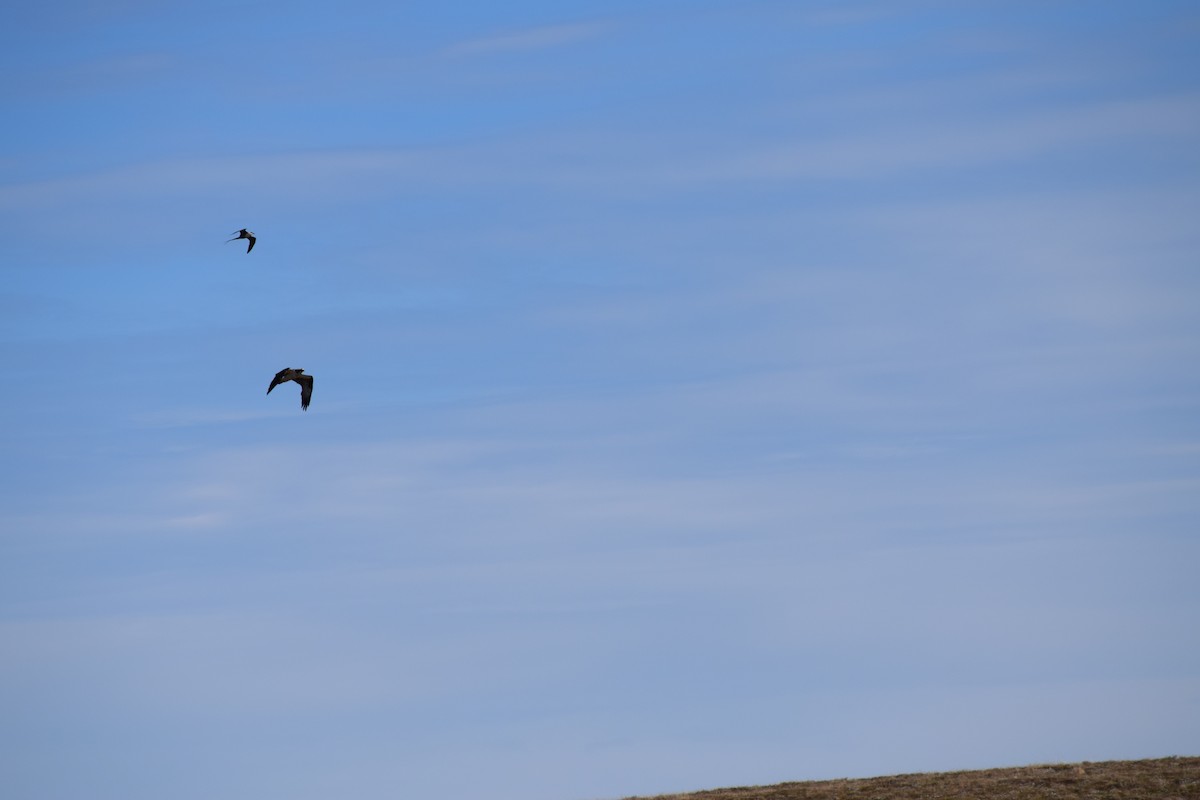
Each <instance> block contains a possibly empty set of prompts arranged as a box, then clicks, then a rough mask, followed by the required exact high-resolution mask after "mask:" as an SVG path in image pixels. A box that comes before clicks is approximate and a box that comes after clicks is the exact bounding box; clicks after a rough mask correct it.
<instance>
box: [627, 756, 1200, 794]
mask: <svg viewBox="0 0 1200 800" xmlns="http://www.w3.org/2000/svg"><path fill="white" fill-rule="evenodd" d="M627 800H634V798H628V799H627ZM656 800H1200V757H1188V758H1183V757H1172V758H1157V759H1151V760H1146V761H1094V762H1093V761H1084V762H1082V763H1079V764H1040V765H1037V766H1031V767H1011V768H1007V769H985V770H977V771H972V772H927V773H920V774H914V775H891V776H888V777H884V778H862V779H854V780H834V781H808V782H805V783H780V784H777V785H775V786H743V787H737V788H730V789H713V790H710V791H704V792H693V793H691V794H670V795H659V796H658V797H657V798H656Z"/></svg>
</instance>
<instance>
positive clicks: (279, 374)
mask: <svg viewBox="0 0 1200 800" xmlns="http://www.w3.org/2000/svg"><path fill="white" fill-rule="evenodd" d="M286 372H287V370H286V369H281V370H279V372H276V373H275V377H274V379H272V381H271V385H270V386H268V387H267V394H270V393H271V390H272V389H274V388H275V387H276V386H278V385H279V384H281V383H283V382H284V381H286V380H287V378H285V377H283V375H284V373H286Z"/></svg>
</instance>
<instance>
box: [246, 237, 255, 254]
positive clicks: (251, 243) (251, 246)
mask: <svg viewBox="0 0 1200 800" xmlns="http://www.w3.org/2000/svg"><path fill="white" fill-rule="evenodd" d="M246 238H247V239H249V240H250V244H249V245H247V247H246V252H247V253H249V252H250V251H251V250H253V249H254V243H255V242H257V241H258V239H256V238H255V237H253V236H247V237H246Z"/></svg>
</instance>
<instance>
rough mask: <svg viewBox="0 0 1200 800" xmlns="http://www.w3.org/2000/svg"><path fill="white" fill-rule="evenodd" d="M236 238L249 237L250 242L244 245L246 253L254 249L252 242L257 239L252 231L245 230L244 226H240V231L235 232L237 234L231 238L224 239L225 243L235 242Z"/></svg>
mask: <svg viewBox="0 0 1200 800" xmlns="http://www.w3.org/2000/svg"><path fill="white" fill-rule="evenodd" d="M238 239H249V240H250V244H248V245H246V252H247V253H249V252H250V251H251V250H253V249H254V243H255V242H256V241H258V240H257V239H255V238H254V234H253V233H252V232H250V231H248V230H246V229H245V228H242V229H241V230H240V231H238V232H237V236H235V237H233V238H232V239H226V240H225V244H229V243H230V242H236V241H237V240H238Z"/></svg>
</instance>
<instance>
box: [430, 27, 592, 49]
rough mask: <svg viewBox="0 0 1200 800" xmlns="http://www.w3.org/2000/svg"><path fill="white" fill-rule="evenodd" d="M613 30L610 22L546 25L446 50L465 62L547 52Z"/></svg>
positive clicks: (471, 40)
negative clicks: (491, 56) (472, 59)
mask: <svg viewBox="0 0 1200 800" xmlns="http://www.w3.org/2000/svg"><path fill="white" fill-rule="evenodd" d="M613 28H614V25H613V23H611V22H576V23H567V24H562V25H545V26H542V27H537V28H527V29H525V30H518V31H511V32H508V33H498V34H494V35H492V36H485V37H482V38H479V39H470V40H467V41H464V42H459V43H458V44H454V45H451V46H450V47H448V48H446V50H445V51H444V54H445V55H446V56H448V57H451V58H462V57H467V56H481V55H490V54H495V53H513V52H525V51H530V50H544V49H547V48H552V47H561V46H563V45H567V44H572V43H575V42H581V41H585V40H587V39H593V38H596V37H598V36H600V35H602V34H605V33H608V32H609V31H611V30H612V29H613Z"/></svg>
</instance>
